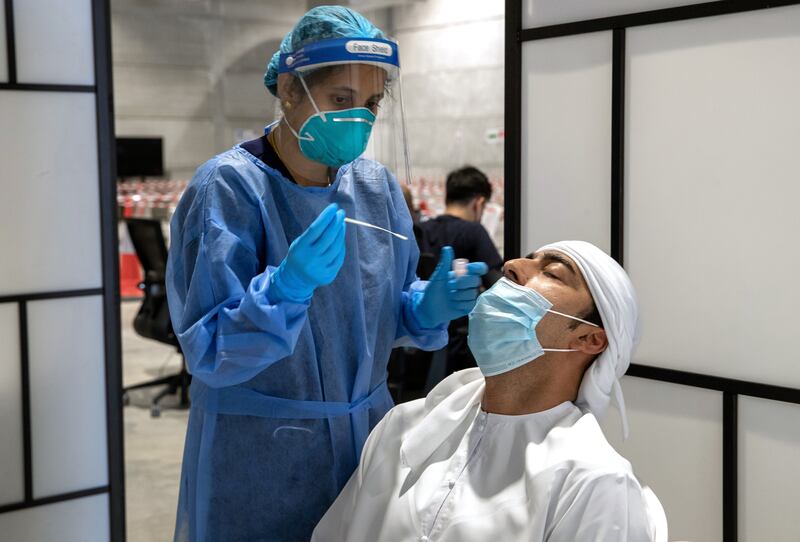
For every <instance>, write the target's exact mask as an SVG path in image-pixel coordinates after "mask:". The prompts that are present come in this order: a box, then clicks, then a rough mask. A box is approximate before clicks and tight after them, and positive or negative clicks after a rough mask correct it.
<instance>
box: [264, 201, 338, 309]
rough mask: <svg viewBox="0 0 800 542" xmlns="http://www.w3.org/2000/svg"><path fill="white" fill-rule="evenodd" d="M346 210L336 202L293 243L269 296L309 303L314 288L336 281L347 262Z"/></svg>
mask: <svg viewBox="0 0 800 542" xmlns="http://www.w3.org/2000/svg"><path fill="white" fill-rule="evenodd" d="M346 227H347V225H346V224H345V221H344V211H343V210H340V209H339V206H338V205H336V204H335V203H332V204H330V205H328V206H327V207H325V209H324V210H323V211H322V212H321V213H320V214H319V216H318V217H317V219H316V220H314V222H312V223H311V225H310V226H309V227H308V229H307V230H306V231H304V232H303V234H302V235H300V237H298V238H297V239H295V240H294V242H293V243H292V245H291V246H290V247H289V253H288V254H287V255H286V258H284V260H283V261H282V262H281V265H280V266H278V269H276V270H275V272H274V273H273V274H272V276H271V277H270V285H269V290H268V291H267V296H268V297H269V300H270V301H271V302H272V303H275V302H277V301H291V302H292V303H305V302H307V301H308V300H309V299H310V298H311V294H313V293H314V289H315V288H317V287H318V286H324V285H326V284H330V283H331V282H333V279H335V278H336V274H337V273H339V269H341V267H342V263H344V255H345V242H344V239H345V231H346Z"/></svg>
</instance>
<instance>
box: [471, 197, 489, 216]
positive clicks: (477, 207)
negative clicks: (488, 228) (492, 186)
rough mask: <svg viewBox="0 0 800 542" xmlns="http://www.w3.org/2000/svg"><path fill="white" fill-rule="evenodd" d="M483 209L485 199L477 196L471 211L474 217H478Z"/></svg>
mask: <svg viewBox="0 0 800 542" xmlns="http://www.w3.org/2000/svg"><path fill="white" fill-rule="evenodd" d="M484 207H486V198H485V197H484V196H478V197H477V198H475V199H474V200H473V202H472V210H473V211H475V216H480V215H481V214H482V213H483V209H484Z"/></svg>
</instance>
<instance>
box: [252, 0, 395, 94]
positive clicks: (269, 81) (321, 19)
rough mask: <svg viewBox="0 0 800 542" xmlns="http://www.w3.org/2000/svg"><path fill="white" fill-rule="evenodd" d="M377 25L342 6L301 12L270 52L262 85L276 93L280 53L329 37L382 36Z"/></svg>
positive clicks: (323, 7)
mask: <svg viewBox="0 0 800 542" xmlns="http://www.w3.org/2000/svg"><path fill="white" fill-rule="evenodd" d="M383 37H384V35H383V32H382V31H381V29H380V28H378V27H376V26H375V25H373V24H372V23H371V22H369V21H368V20H367V19H366V18H365V17H364V16H363V15H361V14H359V13H356V12H355V11H353V10H352V9H350V8H346V7H342V6H319V7H316V8H314V9H311V10H309V11H308V12H307V13H306V14H305V15H303V16H302V17H301V18H300V20H299V21H297V24H296V25H295V27H294V28H293V29H292V30H291V31H290V32H289V33H288V34H286V37H284V38H283V41H282V42H281V46H280V49H278V51H276V52H275V54H274V55H272V60H270V62H269V64H268V65H267V71H266V73H264V86H265V87H267V89H268V90H269V91H270V92H271V93H272V94H273V95H274V96H277V95H278V60H279V58H280V55H281V53H293V52H295V51H297V50H298V49H300V48H302V47H305V46H306V45H308V44H310V43H316V42H318V41H321V40H326V39H333V38H383Z"/></svg>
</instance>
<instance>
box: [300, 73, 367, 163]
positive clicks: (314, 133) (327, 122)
mask: <svg viewBox="0 0 800 542" xmlns="http://www.w3.org/2000/svg"><path fill="white" fill-rule="evenodd" d="M300 81H301V82H302V84H303V88H304V89H305V91H306V94H307V95H308V99H309V100H310V101H311V104H312V105H313V106H314V110H315V111H316V113H315V114H313V115H311V116H310V117H308V119H306V121H305V122H304V123H303V125H302V126H301V127H300V130H299V131H297V132H295V130H294V128H292V127H291V125H289V122H288V121H286V125H287V126H289V130H291V132H292V134H294V136H295V137H296V138H297V140H298V144H299V146H300V152H302V153H303V155H304V156H305V157H306V158H308V159H309V160H313V161H314V162H319V163H321V164H325V165H327V166H330V167H334V168H338V167H341V166H343V165H345V164H349V163H350V162H352V161H353V160H355V159H356V158H358V157H359V156H361V155H362V154H363V153H364V150H365V149H366V148H367V144H368V143H369V136H370V134H371V133H372V126H373V125H374V124H375V115H374V114H373V113H372V111H370V110H369V109H367V108H366V107H354V108H352V109H342V110H339V111H320V110H319V108H318V107H317V104H316V102H315V101H314V98H313V97H312V96H311V92H309V90H308V87H307V86H306V83H305V81H304V80H303V78H302V77H300Z"/></svg>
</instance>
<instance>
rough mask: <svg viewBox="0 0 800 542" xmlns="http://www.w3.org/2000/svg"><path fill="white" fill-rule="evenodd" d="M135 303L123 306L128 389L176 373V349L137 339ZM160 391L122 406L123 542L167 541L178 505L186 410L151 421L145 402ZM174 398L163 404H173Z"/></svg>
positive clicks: (137, 393) (138, 393) (167, 411)
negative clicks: (123, 426) (123, 450)
mask: <svg viewBox="0 0 800 542" xmlns="http://www.w3.org/2000/svg"><path fill="white" fill-rule="evenodd" d="M139 304H140V303H139V302H138V301H125V302H123V303H122V311H121V312H122V371H123V384H124V385H125V386H130V385H132V384H136V383H138V382H143V381H147V380H152V379H155V378H158V377H160V376H165V375H170V374H173V373H176V372H178V371H179V370H180V367H181V357H180V356H179V355H178V354H177V353H176V352H175V349H174V348H172V347H170V346H167V345H164V344H161V343H158V342H156V341H152V340H149V339H144V338H142V337H140V336H138V335H137V334H136V333H135V332H134V331H133V325H132V322H133V318H134V317H135V316H136V311H137V310H138V309H139ZM161 389H163V388H162V387H155V388H150V389H147V390H140V391H135V392H132V393H131V395H130V400H131V402H130V405H129V406H127V407H125V409H124V411H123V416H124V420H125V499H126V515H127V518H126V521H127V531H128V537H127V539H128V542H160V541H168V540H172V534H173V530H174V527H175V509H176V507H177V503H178V483H179V479H180V467H181V456H182V454H183V440H184V436H185V434H186V423H187V420H188V418H189V413H188V410H176V409H172V408H164V409H163V410H162V413H161V417H159V418H151V417H150V408H149V403H150V398H151V397H152V396H153V395H154V394H155V393H157V392H158V391H159V390H161ZM175 402H176V401H175V400H174V398H172V397H169V398H166V399H164V400H163V402H162V404H163V405H165V406H168V405H170V404H174V403H175Z"/></svg>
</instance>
